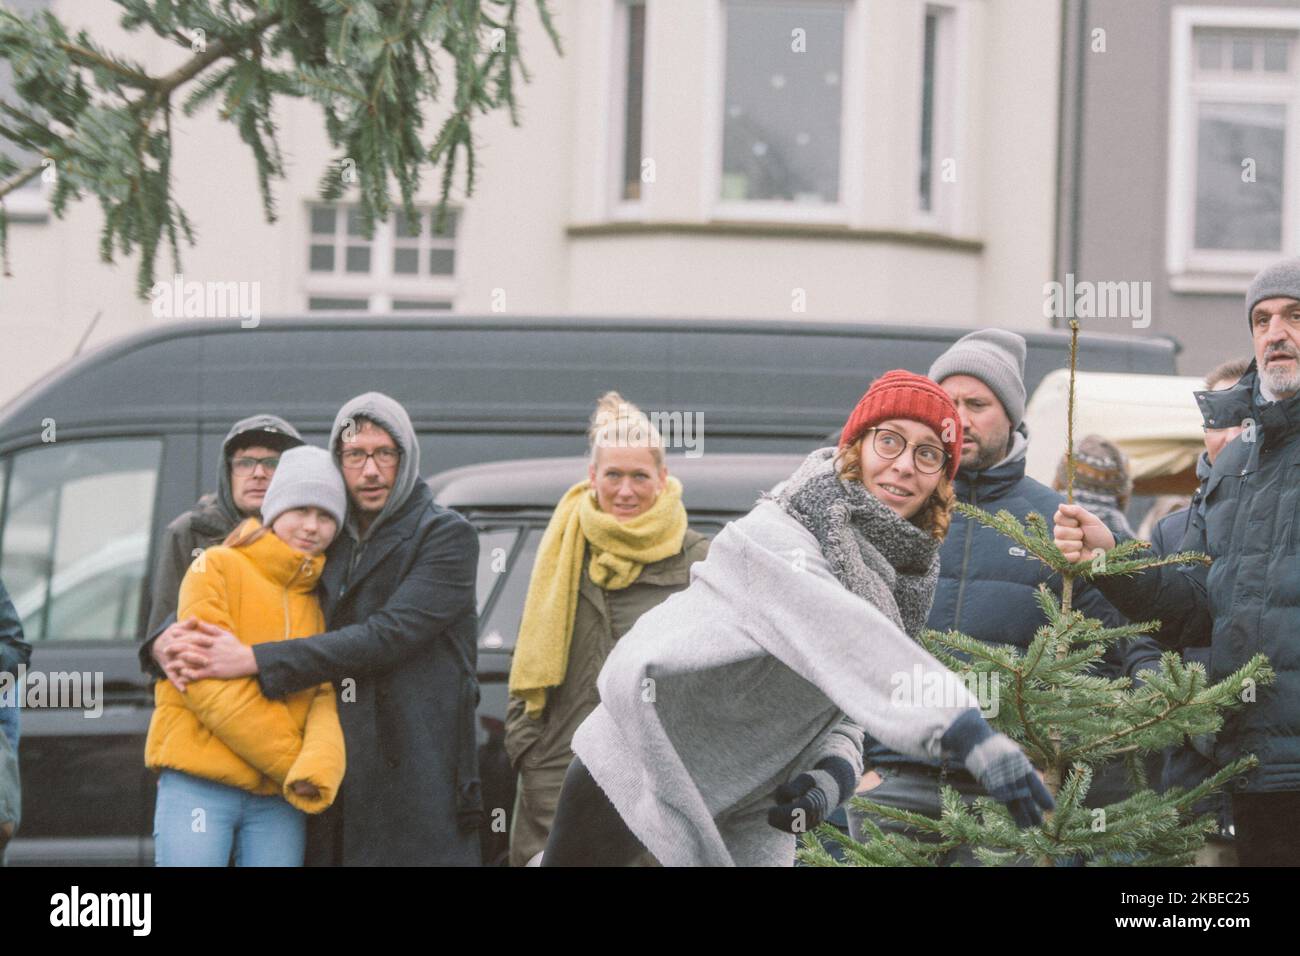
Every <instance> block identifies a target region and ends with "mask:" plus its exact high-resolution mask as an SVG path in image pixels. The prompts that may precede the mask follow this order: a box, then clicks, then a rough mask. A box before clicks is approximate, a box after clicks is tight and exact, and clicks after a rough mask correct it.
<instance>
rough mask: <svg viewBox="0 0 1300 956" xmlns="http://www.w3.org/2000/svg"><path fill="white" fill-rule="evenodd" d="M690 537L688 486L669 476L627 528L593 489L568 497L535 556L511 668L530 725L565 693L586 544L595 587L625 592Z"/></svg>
mask: <svg viewBox="0 0 1300 956" xmlns="http://www.w3.org/2000/svg"><path fill="white" fill-rule="evenodd" d="M685 534H686V508H685V507H684V506H683V505H682V483H681V482H680V481H678V480H677V479H676V478H674V477H673V476H671V475H669V476H668V481H667V483H666V484H665V485H664V488H663V490H662V491H661V492H660V493H659V497H658V498H656V499H655V503H654V504H653V505H651V506H650V508H649V510H647V511H645V512H643V513H642V514H639V515H637V516H636V517H635V518H631V519H629V520H627V521H622V522H620V521H619V520H618V519H616V518H615V517H614V516H613V515H610V514H607V513H606V512H604V511H601V510H600V508H598V507H597V506H596V500H595V498H594V497H593V496H592V494H591V483H590V482H589V481H580V482H578V484H576V485H574V486H573V487H572V488H570V489H569V490H568V491H566V492H565V493H564V497H563V498H561V499H560V503H559V504H558V505H557V506H556V508H555V514H553V515H551V521H550V523H549V524H548V525H547V526H546V532H545V534H543V535H542V543H541V545H540V546H539V547H538V549H537V563H536V564H534V565H533V576H532V579H531V580H530V581H529V583H528V597H527V598H526V599H525V601H524V616H523V621H522V623H521V624H520V626H519V638H518V640H517V641H516V643H515V654H514V661H513V663H512V664H511V667H510V693H511V694H513V695H514V696H516V697H520V698H522V699H523V700H524V702H525V704H526V705H527V713H528V716H529V717H532V718H534V719H536V718H538V717H540V716H541V713H542V711H543V710H544V709H545V707H546V691H547V688H550V687H557V686H559V684H560V683H562V682H563V681H564V674H565V672H566V671H567V670H568V667H569V645H570V643H571V642H572V641H573V620H574V615H575V614H576V613H577V609H578V583H579V581H580V580H581V575H582V553H583V542H584V541H585V542H586V543H587V544H589V545H590V546H591V561H590V563H589V564H588V571H589V573H590V575H591V580H592V581H593V582H595V584H596V585H597V586H598V587H601V588H604V589H605V590H607V591H619V590H622V589H623V588H626V587H628V586H629V585H631V584H632V583H633V582H634V581H636V579H637V578H638V577H640V575H641V569H642V568H643V567H645V566H646V565H647V564H653V563H654V562H655V561H662V560H663V559H664V558H668V557H671V556H672V555H674V554H676V553H677V552H679V551H681V549H682V538H683V537H684V536H685Z"/></svg>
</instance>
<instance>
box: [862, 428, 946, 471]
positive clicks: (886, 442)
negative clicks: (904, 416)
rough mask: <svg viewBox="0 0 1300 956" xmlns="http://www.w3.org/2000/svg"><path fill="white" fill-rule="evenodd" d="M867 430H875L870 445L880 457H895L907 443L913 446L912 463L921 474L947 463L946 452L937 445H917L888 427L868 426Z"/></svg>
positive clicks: (941, 467)
mask: <svg viewBox="0 0 1300 956" xmlns="http://www.w3.org/2000/svg"><path fill="white" fill-rule="evenodd" d="M867 432H868V433H870V432H875V435H874V436H872V439H871V447H872V448H874V449H875V450H876V454H877V455H879V456H880V457H881V458H889V459H894V458H897V457H898V456H899V455H901V454H902V453H903V452H904V451H906V450H907V446H908V445H911V446H912V447H913V448H915V449H916V450H915V451H914V452H912V463H913V464H914V465H916V470H917V471H919V472H920V473H921V474H923V475H933V474H934V473H935V472H937V471H940V470H942V469H943V466H944V465H946V464H947V463H948V453H947V452H946V451H944V450H943V449H942V448H940V447H939V446H938V445H918V444H917V443H916V442H911V441H908V440H907V439H906V438H904V437H903V436H902V435H900V434H898V432H895V431H890V430H889V429H888V428H869V429H867Z"/></svg>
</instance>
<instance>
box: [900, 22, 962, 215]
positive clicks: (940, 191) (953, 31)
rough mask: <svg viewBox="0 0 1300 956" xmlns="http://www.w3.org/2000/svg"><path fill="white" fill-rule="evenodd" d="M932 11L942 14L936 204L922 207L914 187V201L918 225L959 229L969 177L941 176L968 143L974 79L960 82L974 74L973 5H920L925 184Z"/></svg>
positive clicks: (917, 175)
mask: <svg viewBox="0 0 1300 956" xmlns="http://www.w3.org/2000/svg"><path fill="white" fill-rule="evenodd" d="M930 13H937V14H938V15H939V29H938V36H937V37H936V44H935V57H934V62H935V76H934V88H935V113H934V117H933V123H934V141H933V142H932V143H931V147H930V148H931V151H932V153H933V156H932V164H931V168H930V208H929V209H928V210H925V209H922V208H921V197H920V194H919V192H916V193H914V195H913V203H912V211H913V215H912V226H913V228H915V229H918V230H922V231H925V232H942V233H955V232H956V231H957V223H958V218H959V215H960V210H961V208H962V187H963V184H964V182H965V177H962V176H958V177H957V180H956V181H955V182H951V183H945V182H943V181H942V180H941V179H940V174H941V172H942V168H943V161H944V160H945V159H949V158H951V159H955V160H957V165H958V168H959V169H960V168H962V167H963V166H964V165H965V164H964V163H963V161H962V157H963V155H964V152H965V150H964V146H965V136H964V131H965V126H964V124H963V123H961V122H960V118H961V117H963V116H965V115H966V111H967V108H968V102H967V99H968V97H967V89H968V87H969V86H970V84H969V83H960V82H958V80H959V78H961V77H963V76H966V75H968V74H967V70H968V69H969V60H968V49H969V44H967V42H966V38H967V36H968V35H969V31H970V26H969V20H970V17H969V10H968V8H967V4H966V3H965V2H963V0H946V2H944V0H940V2H935V3H927V2H922V3H921V4H920V5H919V12H918V19H917V31H918V35H919V36H920V38H921V39H920V44H919V45H918V47H917V49H918V50H919V52H920V57H919V58H918V60H917V62H918V64H919V65H920V71H919V72H918V74H917V76H918V78H919V79H920V83H918V85H917V86H918V88H917V97H916V133H915V136H913V152H912V161H913V166H912V170H913V172H912V187H913V190H918V189H919V184H920V181H921V123H922V121H923V119H924V116H923V112H922V108H921V96H922V92H921V87H922V84H924V82H925V79H924V76H925V18H926V16H927V15H928V14H930Z"/></svg>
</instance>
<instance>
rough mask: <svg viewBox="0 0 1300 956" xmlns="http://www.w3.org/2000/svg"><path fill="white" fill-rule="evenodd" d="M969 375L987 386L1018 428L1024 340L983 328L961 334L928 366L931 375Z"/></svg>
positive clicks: (1021, 416) (941, 377)
mask: <svg viewBox="0 0 1300 956" xmlns="http://www.w3.org/2000/svg"><path fill="white" fill-rule="evenodd" d="M949 375H969V376H971V377H972V378H977V379H979V380H980V381H981V382H983V383H984V384H985V385H987V386H988V387H989V388H990V389H991V390H992V391H993V394H994V395H996V396H997V397H998V401H1000V402H1001V403H1002V407H1003V409H1004V410H1005V411H1006V413H1007V418H1009V419H1011V427H1012V428H1013V429H1014V428H1016V427H1018V426H1019V425H1020V423H1021V421H1023V420H1024V417H1025V339H1024V336H1021V335H1017V334H1016V333H1015V332H1006V331H1003V330H1002V329H982V330H980V331H979V332H972V333H971V334H970V335H963V336H962V337H961V338H959V339H958V340H957V341H956V342H954V343H953V344H952V347H951V348H949V349H948V351H946V352H944V353H943V354H942V355H940V356H939V357H938V358H937V359H935V360H934V364H933V365H931V366H930V378H931V379H933V380H934V381H936V382H938V383H939V384H940V385H942V384H943V380H944V379H945V378H947V377H948V376H949Z"/></svg>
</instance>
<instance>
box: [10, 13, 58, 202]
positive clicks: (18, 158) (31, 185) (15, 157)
mask: <svg viewBox="0 0 1300 956" xmlns="http://www.w3.org/2000/svg"><path fill="white" fill-rule="evenodd" d="M49 6H50V2H49V0H3V2H0V7H3V8H4V9H5V10H6V11H8V12H10V13H16V14H18V15H19V16H21V17H23V18H24V19H29V18H31V17H32V16H35V15H36V14H38V13H40V12H41V11H42V10H47V9H49ZM0 102H5V103H12V104H14V105H19V104H21V103H22V102H23V100H22V99H21V98H20V97H19V96H18V94H17V92H15V90H14V70H13V66H12V64H10V62H9V60H7V59H4V58H2V57H0ZM35 112H36V115H37V116H38V117H39V116H42V115H43V114H42V113H41V111H35ZM5 120H6V121H8V120H9V117H5ZM0 155H3V156H6V157H8V158H9V159H10V160H12V161H13V162H14V163H16V164H17V165H18V168H19V169H20V170H25V169H28V168H29V167H31V166H32V165H34V164H35V163H37V162H38V161H39V159H40V154H39V153H34V152H31V151H29V150H26V149H23V148H22V147H20V146H18V145H16V144H14V143H11V142H10V141H9V140H7V139H4V138H3V137H0ZM4 178H6V179H7V178H8V176H5V177H4ZM40 189H41V177H40V176H36V177H34V178H32V179H29V180H27V182H25V183H23V184H22V185H21V186H19V187H18V189H17V190H15V194H17V193H23V194H26V193H27V192H28V191H31V192H39V190H40Z"/></svg>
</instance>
